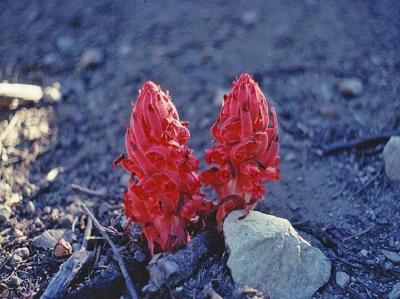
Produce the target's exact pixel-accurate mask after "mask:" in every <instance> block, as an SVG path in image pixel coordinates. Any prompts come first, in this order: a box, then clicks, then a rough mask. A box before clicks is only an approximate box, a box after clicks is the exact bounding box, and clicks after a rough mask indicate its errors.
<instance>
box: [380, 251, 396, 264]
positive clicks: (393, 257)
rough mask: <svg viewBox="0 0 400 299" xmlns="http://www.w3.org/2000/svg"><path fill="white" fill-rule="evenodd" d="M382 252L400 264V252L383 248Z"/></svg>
mask: <svg viewBox="0 0 400 299" xmlns="http://www.w3.org/2000/svg"><path fill="white" fill-rule="evenodd" d="M382 253H383V255H384V256H385V258H387V259H388V260H389V261H391V262H393V263H395V264H400V254H398V253H397V252H394V251H389V250H385V249H383V250H382Z"/></svg>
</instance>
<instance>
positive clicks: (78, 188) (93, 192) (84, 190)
mask: <svg viewBox="0 0 400 299" xmlns="http://www.w3.org/2000/svg"><path fill="white" fill-rule="evenodd" d="M69 186H70V187H71V188H72V189H74V190H76V191H79V192H82V193H86V194H89V195H93V196H99V197H106V196H107V195H106V194H104V193H103V192H100V191H96V190H92V189H89V188H86V187H82V186H80V185H78V184H70V185H69Z"/></svg>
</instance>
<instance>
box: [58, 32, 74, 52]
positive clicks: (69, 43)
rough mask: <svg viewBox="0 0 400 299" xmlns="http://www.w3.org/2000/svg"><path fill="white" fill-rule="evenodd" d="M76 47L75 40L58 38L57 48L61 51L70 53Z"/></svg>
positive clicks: (63, 37) (67, 37)
mask: <svg viewBox="0 0 400 299" xmlns="http://www.w3.org/2000/svg"><path fill="white" fill-rule="evenodd" d="M73 46H74V40H73V39H72V38H71V37H69V36H60V37H59V38H57V47H58V48H59V49H60V50H61V51H69V50H71V49H72V48H73Z"/></svg>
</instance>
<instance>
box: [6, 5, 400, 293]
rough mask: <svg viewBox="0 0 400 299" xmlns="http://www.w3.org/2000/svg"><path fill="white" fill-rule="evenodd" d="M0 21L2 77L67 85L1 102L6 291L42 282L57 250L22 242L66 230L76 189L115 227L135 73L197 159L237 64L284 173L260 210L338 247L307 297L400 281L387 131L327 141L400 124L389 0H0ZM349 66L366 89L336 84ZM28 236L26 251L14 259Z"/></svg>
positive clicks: (39, 286) (398, 68)
mask: <svg viewBox="0 0 400 299" xmlns="http://www.w3.org/2000/svg"><path fill="white" fill-rule="evenodd" d="M0 28H1V29H0V40H1V43H0V81H9V82H20V83H31V84H38V85H40V86H52V87H53V92H56V91H57V90H60V92H61V94H62V96H61V99H60V100H59V101H54V100H51V99H50V100H49V99H47V100H42V101H40V102H39V103H38V104H32V103H22V104H21V103H20V104H19V105H16V103H15V102H14V103H12V105H11V106H12V107H11V108H12V109H11V110H10V108H9V107H6V106H1V107H0V134H1V132H4V130H6V128H7V127H8V126H9V123H10V120H11V119H13V118H14V117H16V119H15V123H14V124H13V127H12V128H11V130H10V132H9V133H8V134H7V135H6V136H5V137H4V140H1V142H2V145H1V148H0V151H1V152H0V153H1V155H0V160H1V161H0V163H1V166H0V178H1V181H0V204H5V205H8V206H10V207H11V209H12V211H13V214H12V216H11V218H10V220H8V221H3V222H0V246H2V248H1V249H0V281H1V282H2V283H5V284H6V285H7V286H8V287H10V288H11V289H12V290H13V291H12V295H13V296H15V297H16V298H18V297H20V298H23V297H24V296H25V298H29V296H34V295H35V294H36V296H37V295H38V294H40V293H41V292H43V291H44V289H45V287H46V285H47V283H48V281H49V279H50V278H51V277H52V275H53V273H54V271H55V269H56V268H57V267H58V265H59V264H60V261H59V260H57V259H54V258H53V257H52V256H51V254H49V253H48V252H46V251H41V250H37V249H35V248H33V247H32V246H31V244H30V240H31V239H32V238H33V237H35V236H37V235H39V234H40V233H41V232H43V231H45V230H48V229H52V228H70V227H71V225H72V224H73V223H74V219H75V218H79V217H80V215H81V214H82V213H81V211H80V210H79V208H78V207H77V206H76V198H77V197H80V198H81V199H83V200H86V202H87V203H88V205H90V206H91V207H93V208H94V209H95V210H96V214H97V216H98V217H99V219H100V220H101V222H102V224H103V225H114V226H116V228H117V229H121V227H122V224H120V218H121V216H122V213H123V212H122V211H123V210H122V201H121V200H120V198H121V195H122V194H123V192H124V190H125V188H126V183H127V176H126V175H125V174H124V173H123V171H122V170H121V169H113V163H112V162H113V160H114V159H115V158H116V157H117V156H118V155H119V154H121V153H123V152H124V132H125V127H126V125H127V123H128V120H129V114H130V108H131V102H132V100H133V99H134V97H135V96H136V94H137V90H138V89H139V88H140V86H141V85H142V84H143V83H144V82H145V81H146V80H153V81H155V82H158V83H159V84H161V85H162V86H163V88H165V89H168V90H169V91H170V93H171V95H172V97H173V100H174V102H175V104H176V106H177V108H178V111H179V113H180V116H181V118H182V119H184V120H188V121H189V122H190V129H191V132H192V137H191V140H190V142H189V144H190V146H191V147H193V148H194V149H195V153H196V154H197V156H199V157H202V156H203V152H204V149H205V148H206V146H207V143H208V142H209V140H210V132H209V129H210V126H211V123H212V122H213V120H214V119H215V118H216V115H217V114H218V111H219V105H220V101H221V97H222V94H223V92H224V91H226V90H228V89H229V88H230V84H231V82H232V80H233V79H234V78H235V77H236V76H237V75H239V74H240V73H242V72H249V73H252V74H254V76H255V78H256V79H257V80H258V82H259V83H260V85H261V87H262V89H263V90H264V91H265V93H266V94H267V97H268V98H269V99H270V100H272V102H273V103H274V105H275V106H276V110H277V112H278V115H279V119H280V121H281V126H280V140H281V156H282V179H281V181H280V182H277V183H271V184H268V187H269V189H268V190H269V191H268V193H267V196H266V199H265V200H264V201H263V202H262V203H261V204H259V206H258V209H259V210H261V211H263V212H267V213H271V214H274V215H278V216H283V217H286V218H288V219H289V220H290V221H291V222H292V223H294V224H295V225H297V227H298V228H299V229H301V228H302V227H303V228H304V229H305V230H306V231H307V229H308V230H309V231H308V232H310V228H312V231H311V232H312V233H314V234H315V235H316V236H317V238H318V236H319V237H320V238H318V239H319V240H320V241H321V243H322V245H324V246H328V247H329V244H331V245H332V244H333V245H332V246H331V247H330V248H329V250H332V251H333V252H335V254H336V255H337V256H339V257H340V258H342V259H345V261H347V263H346V262H343V261H340V260H337V259H333V262H334V267H333V271H332V273H333V275H332V278H331V280H330V282H329V283H328V284H327V285H326V286H325V287H323V288H322V289H321V290H320V291H319V293H318V294H316V295H315V297H316V298H385V296H387V294H388V293H389V292H390V290H391V288H392V286H393V284H394V283H396V282H399V281H400V265H396V264H392V263H390V262H389V261H388V260H385V257H384V256H383V254H382V250H383V249H385V250H390V251H395V252H399V251H400V233H399V231H400V185H399V183H395V182H393V181H390V180H389V179H388V178H387V177H386V175H385V171H384V169H383V158H382V153H381V152H382V149H383V145H378V146H375V147H372V148H363V149H353V150H349V151H343V152H339V153H335V154H333V155H325V154H323V152H322V151H321V148H322V146H323V145H324V144H330V143H332V142H334V141H345V140H350V139H354V138H360V137H362V136H366V135H369V134H372V133H381V132H386V131H392V130H398V131H399V130H400V98H399V90H400V76H399V73H400V55H399V49H400V32H399V31H400V4H399V3H398V2H397V1H394V0H393V1H351V2H350V1H318V0H308V1H289V0H287V1H235V2H232V1H208V2H207V3H204V4H202V5H200V4H196V3H195V1H186V2H182V1H162V2H161V1H88V0H87V1H58V0H57V1H48V2H44V1H25V0H20V1H1V2H0ZM346 78H357V79H359V80H360V81H361V83H362V91H360V92H359V93H358V94H357V95H356V96H354V97H346V96H344V95H343V92H341V91H340V90H339V88H338V85H339V84H340V82H341V80H343V79H346ZM50 98H51V97H50ZM52 98H53V99H54V98H57V96H56V95H55V96H53V97H52ZM399 163H400V158H399ZM52 169H53V172H52V173H51V174H50V177H51V178H50V179H49V175H48V174H49V172H50V171H51V170H52ZM57 172H58V175H56V176H55V174H56V173H57ZM54 176H55V178H54ZM52 179H53V180H52ZM71 184H79V185H80V186H84V187H87V188H89V189H91V190H96V191H97V192H99V193H101V196H88V195H87V194H82V193H81V192H77V191H76V190H73V189H72V188H71ZM29 201H31V202H32V203H29V204H28V202H29ZM316 228H318V229H319V230H318V232H319V233H318V232H316V231H317V230H316ZM363 231H365V232H364V233H362V234H360V236H356V237H352V238H350V239H348V237H349V236H353V235H354V234H357V233H360V232H363ZM1 239H3V242H1ZM332 240H334V241H332ZM331 241H332V242H333V243H332V242H331ZM1 243H3V244H2V245H1ZM337 244H339V245H337ZM23 246H26V247H28V248H29V249H30V257H29V258H28V259H27V260H26V261H25V262H23V263H21V264H19V266H18V267H12V266H9V265H8V264H7V263H8V258H9V254H11V253H12V252H13V250H15V249H16V248H18V247H23ZM354 264H356V265H357V266H354ZM352 265H353V266H352ZM339 270H342V271H345V272H346V273H348V274H349V275H350V276H351V283H350V286H349V287H348V288H347V289H346V290H342V289H340V288H339V287H338V286H337V285H336V283H335V272H336V271H339ZM15 275H17V276H18V277H20V278H21V279H22V282H21V283H20V284H19V286H17V285H15V284H14V286H12V285H11V283H10V278H11V277H13V276H15ZM14 283H15V282H14ZM28 295H29V296H28Z"/></svg>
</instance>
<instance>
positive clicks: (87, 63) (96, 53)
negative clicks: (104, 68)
mask: <svg viewBox="0 0 400 299" xmlns="http://www.w3.org/2000/svg"><path fill="white" fill-rule="evenodd" d="M103 63H104V53H103V51H102V50H101V49H97V48H92V49H88V50H86V51H85V52H84V53H83V55H82V57H81V60H80V61H79V63H78V69H79V70H81V71H82V70H85V69H90V68H91V69H93V68H96V67H98V66H100V65H102V64H103Z"/></svg>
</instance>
